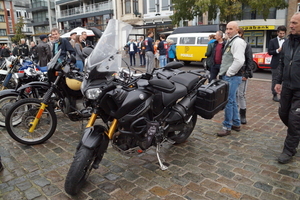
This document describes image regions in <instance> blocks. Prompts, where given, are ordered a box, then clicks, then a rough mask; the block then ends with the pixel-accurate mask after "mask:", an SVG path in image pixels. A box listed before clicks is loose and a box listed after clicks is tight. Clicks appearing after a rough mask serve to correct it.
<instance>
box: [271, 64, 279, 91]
mask: <svg viewBox="0 0 300 200" xmlns="http://www.w3.org/2000/svg"><path fill="white" fill-rule="evenodd" d="M271 72H272V84H271V91H272V94H273V96H275V95H277V92H276V91H275V89H274V87H275V85H276V77H277V75H278V70H277V69H271Z"/></svg>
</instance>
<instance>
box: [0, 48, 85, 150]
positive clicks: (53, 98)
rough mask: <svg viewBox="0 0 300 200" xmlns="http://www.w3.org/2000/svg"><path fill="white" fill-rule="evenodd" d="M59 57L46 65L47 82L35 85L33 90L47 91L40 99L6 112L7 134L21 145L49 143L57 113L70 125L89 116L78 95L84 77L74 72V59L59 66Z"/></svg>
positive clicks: (31, 100) (55, 57)
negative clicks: (66, 119) (43, 89)
mask: <svg viewBox="0 0 300 200" xmlns="http://www.w3.org/2000/svg"><path fill="white" fill-rule="evenodd" d="M60 53H61V51H59V52H58V53H57V54H56V55H55V56H54V57H53V58H52V60H51V61H50V62H49V63H48V65H47V66H48V72H47V76H48V82H46V83H44V82H40V83H37V82H36V83H35V88H42V87H43V86H44V87H46V88H47V91H46V92H45V93H44V96H43V98H42V99H41V98H38V99H37V98H24V99H21V100H18V101H17V102H15V103H14V104H13V105H11V106H10V108H9V109H8V111H7V112H6V115H5V126H6V129H7V132H8V133H9V135H10V136H11V137H12V138H13V139H15V140H16V141H18V142H20V143H23V144H27V145H34V144H40V143H43V142H45V141H46V140H48V139H49V138H50V137H51V136H52V135H53V133H54V132H55V129H56V126H57V117H56V114H55V110H56V109H60V110H61V111H62V112H63V113H64V114H65V115H67V116H68V118H69V119H70V120H72V121H80V120H83V119H86V118H88V117H89V116H90V111H89V109H87V108H85V107H84V106H83V99H82V97H83V95H82V93H81V91H80V85H81V81H82V78H83V73H82V72H79V69H76V67H75V65H74V63H75V62H76V60H75V58H74V57H71V59H66V60H64V61H62V62H58V58H59V56H60ZM30 84H31V85H32V83H30ZM25 87H27V86H23V89H25Z"/></svg>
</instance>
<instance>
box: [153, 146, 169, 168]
mask: <svg viewBox="0 0 300 200" xmlns="http://www.w3.org/2000/svg"><path fill="white" fill-rule="evenodd" d="M159 152H160V144H157V145H156V156H157V160H158V162H159V166H160V169H161V170H166V169H168V167H167V166H165V165H164V164H163V163H162V162H161V159H160V157H159Z"/></svg>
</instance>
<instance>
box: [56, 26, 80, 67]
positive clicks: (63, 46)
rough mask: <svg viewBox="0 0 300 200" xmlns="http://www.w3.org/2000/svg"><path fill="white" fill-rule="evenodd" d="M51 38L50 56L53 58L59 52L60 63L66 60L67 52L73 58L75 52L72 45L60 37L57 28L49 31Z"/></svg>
mask: <svg viewBox="0 0 300 200" xmlns="http://www.w3.org/2000/svg"><path fill="white" fill-rule="evenodd" d="M51 36H52V38H53V41H52V43H53V49H52V55H53V56H55V54H56V53H57V52H58V51H59V50H61V53H60V57H59V59H58V61H59V62H62V61H63V60H64V59H65V58H66V56H67V52H69V53H70V54H72V55H74V56H75V50H74V49H73V47H72V45H71V44H70V42H69V41H68V40H67V39H66V38H61V37H60V33H59V29H58V28H53V29H52V30H51Z"/></svg>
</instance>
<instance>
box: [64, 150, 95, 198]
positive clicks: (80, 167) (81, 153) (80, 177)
mask: <svg viewBox="0 0 300 200" xmlns="http://www.w3.org/2000/svg"><path fill="white" fill-rule="evenodd" d="M95 158H96V153H95V151H94V150H92V149H88V148H86V147H84V146H81V147H80V148H79V149H78V151H77V152H76V154H75V157H74V160H73V163H72V165H71V167H70V169H69V172H68V174H67V177H66V182H65V191H66V192H67V193H68V194H69V195H75V194H77V193H78V192H79V190H80V189H81V188H82V185H83V184H84V183H85V181H86V180H87V178H88V176H89V175H90V173H91V171H92V165H93V162H94V160H95Z"/></svg>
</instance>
